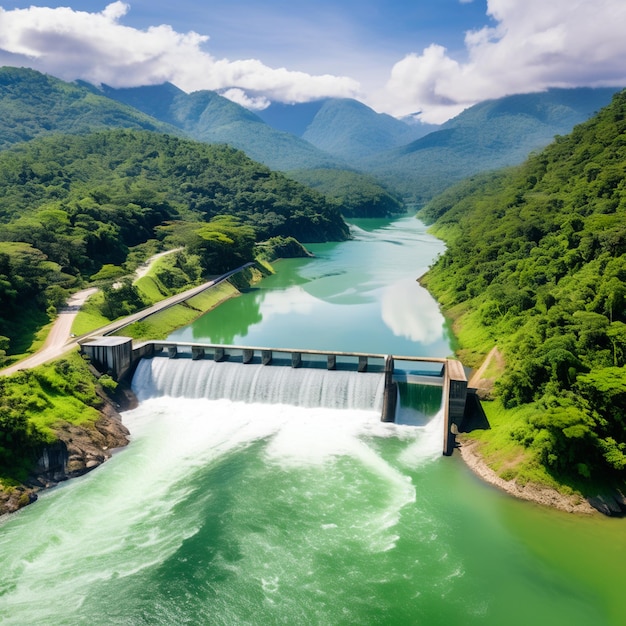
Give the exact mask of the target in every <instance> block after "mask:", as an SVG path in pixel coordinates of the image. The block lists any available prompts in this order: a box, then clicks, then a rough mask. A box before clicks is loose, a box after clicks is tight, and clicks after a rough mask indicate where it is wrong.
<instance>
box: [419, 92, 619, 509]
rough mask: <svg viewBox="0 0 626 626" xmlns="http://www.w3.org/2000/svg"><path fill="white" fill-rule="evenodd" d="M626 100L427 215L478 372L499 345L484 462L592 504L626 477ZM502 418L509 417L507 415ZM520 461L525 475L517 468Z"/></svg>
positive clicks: (444, 291) (440, 293)
mask: <svg viewBox="0 0 626 626" xmlns="http://www.w3.org/2000/svg"><path fill="white" fill-rule="evenodd" d="M625 137H626V95H625V94H623V93H622V94H618V95H616V96H615V97H614V99H613V102H612V104H611V105H610V106H609V107H607V108H606V109H604V110H602V111H601V112H600V113H599V114H598V115H597V116H596V117H595V118H593V119H592V120H590V121H588V122H586V123H584V124H581V125H580V126H578V127H576V128H575V130H574V131H573V133H572V134H571V135H569V136H567V137H559V138H557V140H556V141H555V142H554V143H553V144H552V145H550V146H549V147H548V148H547V149H545V150H544V151H543V152H541V153H540V154H537V155H534V156H532V157H531V158H529V159H528V161H527V162H526V163H525V164H523V165H522V166H520V167H517V168H514V169H511V170H507V171H503V172H500V173H496V174H489V175H482V176H477V177H474V178H472V179H470V180H468V181H465V182H463V183H461V184H460V185H458V186H456V187H454V188H452V189H450V190H448V191H447V192H445V193H444V194H443V195H441V196H440V197H438V198H437V199H435V200H433V201H432V202H431V203H430V204H429V205H427V206H426V207H425V208H424V209H423V210H422V212H421V216H422V217H423V218H424V219H427V220H429V221H431V222H433V221H434V226H433V231H434V232H435V234H437V235H438V236H440V237H441V238H443V239H444V240H445V241H446V243H447V250H446V252H445V254H444V255H442V256H441V257H440V258H439V260H438V261H437V263H436V264H435V265H434V267H433V268H432V269H431V271H430V272H429V273H428V275H427V276H426V278H425V280H424V283H425V285H426V286H427V287H428V288H429V290H430V291H431V292H432V293H433V294H434V295H435V297H437V298H438V300H439V301H440V302H441V304H442V305H443V307H444V308H445V310H446V311H447V313H448V315H449V316H450V317H451V318H452V319H453V320H454V328H455V332H456V334H457V336H458V337H459V338H460V342H461V346H460V355H461V358H462V360H463V361H464V362H465V363H466V364H469V365H477V364H478V361H479V360H480V359H481V357H482V356H484V354H485V352H486V351H488V350H489V348H491V347H492V346H494V345H497V346H498V350H499V352H500V353H501V354H502V355H503V358H504V361H505V363H506V368H505V370H504V372H503V373H502V375H501V376H499V378H498V380H497V382H496V385H495V389H494V391H493V395H494V396H495V398H496V400H495V401H496V403H497V404H498V405H499V406H501V407H502V408H504V409H507V412H506V419H500V420H498V422H499V425H498V427H497V428H496V429H494V432H493V433H492V434H489V435H487V436H483V437H482V439H483V448H482V450H483V452H484V454H485V455H486V456H487V458H488V459H490V461H491V463H492V464H493V465H495V466H496V469H499V471H500V473H501V476H502V477H504V478H506V479H508V480H510V479H513V478H518V480H520V481H525V480H532V479H533V477H534V476H536V475H537V472H538V470H541V471H542V472H544V473H545V472H547V475H548V476H549V477H550V478H551V480H553V481H554V483H555V484H557V483H560V484H562V485H568V486H569V487H570V488H572V489H575V490H580V491H582V493H584V494H589V493H592V492H594V491H596V490H598V489H599V488H602V487H604V488H607V487H612V488H613V489H614V490H615V491H614V493H615V494H616V499H617V502H613V501H612V499H611V498H609V508H612V509H614V510H617V511H618V510H619V509H620V508H623V507H624V498H623V496H622V495H621V493H622V492H623V486H624V479H625V477H626V426H625V422H624V416H625V415H626V369H625V366H626V141H625V140H624V138H625ZM499 411H501V409H499V410H498V411H496V412H499ZM515 455H517V460H516V462H515V463H510V460H511V457H515Z"/></svg>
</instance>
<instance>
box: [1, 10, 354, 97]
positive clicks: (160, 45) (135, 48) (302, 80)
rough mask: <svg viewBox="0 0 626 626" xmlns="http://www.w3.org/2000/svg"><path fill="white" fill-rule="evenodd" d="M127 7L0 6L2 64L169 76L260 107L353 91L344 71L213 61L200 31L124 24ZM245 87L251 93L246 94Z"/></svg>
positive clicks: (134, 79)
mask: <svg viewBox="0 0 626 626" xmlns="http://www.w3.org/2000/svg"><path fill="white" fill-rule="evenodd" d="M129 9H130V7H129V5H128V4H126V3H124V2H119V1H118V2H113V3H111V4H109V5H108V6H106V7H105V9H104V10H103V11H101V12H100V13H89V12H85V11H75V10H73V9H70V8H57V9H51V8H45V7H33V6H31V7H30V8H28V9H15V10H10V11H6V10H4V9H2V8H0V62H2V63H4V64H7V65H26V66H29V67H32V68H34V69H37V70H40V71H43V72H47V73H49V74H52V75H54V76H57V77H59V78H63V79H65V80H75V79H77V78H80V79H83V80H86V81H89V82H91V83H94V84H100V83H106V84H108V85H111V86H113V87H130V86H137V85H148V84H158V83H162V82H165V81H170V82H172V83H174V84H176V85H177V86H178V87H180V88H181V89H184V90H186V91H195V90H198V89H212V90H227V93H229V94H230V95H231V96H232V97H233V98H234V99H235V100H239V101H241V100H242V99H244V101H247V102H248V103H249V104H256V105H257V106H258V105H260V103H261V102H262V98H263V97H265V98H270V99H277V100H282V101H290V102H301V101H307V100H311V99H315V98H320V97H324V96H337V97H350V96H354V95H355V94H356V93H357V92H358V89H359V85H358V83H357V82H356V81H355V80H353V79H351V78H347V77H340V76H332V75H321V76H313V75H310V74H307V73H304V72H293V71H288V70H286V69H284V68H279V69H274V68H271V67H268V66H266V65H264V64H263V63H262V62H261V61H259V60H256V59H247V60H236V61H229V60H227V59H215V58H214V57H213V56H211V55H210V54H209V53H207V52H206V51H204V50H203V45H205V44H206V43H207V41H208V40H209V38H208V37H207V36H205V35H199V34H198V33H195V32H193V31H190V32H188V33H178V32H176V31H174V30H173V29H172V27H171V26H168V25H160V26H154V27H150V28H148V29H147V30H138V29H135V28H131V27H128V26H124V25H123V24H122V23H121V22H120V20H121V19H122V18H123V17H124V16H125V15H126V14H127V12H128V11H129ZM228 90H232V91H228ZM242 90H245V91H249V92H254V94H255V95H254V96H253V97H250V96H248V97H247V98H248V100H245V98H244V95H245V94H244V92H243V91H242Z"/></svg>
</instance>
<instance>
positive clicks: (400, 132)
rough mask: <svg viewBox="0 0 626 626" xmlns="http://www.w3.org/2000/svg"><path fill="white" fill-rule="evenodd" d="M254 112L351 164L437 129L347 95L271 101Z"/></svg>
mask: <svg viewBox="0 0 626 626" xmlns="http://www.w3.org/2000/svg"><path fill="white" fill-rule="evenodd" d="M258 115H259V117H261V119H263V120H265V122H267V123H268V124H270V125H271V126H273V127H274V128H276V129H279V130H284V131H287V132H290V133H293V134H296V135H298V136H299V137H302V138H303V139H306V140H307V141H308V142H309V143H311V144H313V145H314V146H316V147H317V148H319V149H320V150H323V151H324V152H328V153H329V154H332V155H334V156H335V157H337V158H340V159H343V160H345V161H348V162H349V163H351V164H353V165H355V166H358V163H359V162H360V161H361V159H364V158H367V157H370V156H372V155H375V154H378V153H379V152H383V151H385V150H389V149H391V148H394V147H396V146H401V145H403V144H407V143H409V142H411V141H413V140H415V139H417V138H419V137H421V136H423V135H425V134H426V133H428V132H431V131H432V130H435V129H436V128H437V127H436V126H428V125H420V124H409V123H407V122H405V121H402V120H398V119H396V118H395V117H391V116H390V115H386V114H384V113H377V112H376V111H374V110H373V109H371V108H370V107H368V106H366V105H365V104H363V103H362V102H358V101H357V100H352V99H350V98H326V99H324V100H316V101H315V102H307V103H303V104H280V103H273V104H271V105H270V106H269V107H268V108H267V109H265V110H264V111H260V112H259V113H258Z"/></svg>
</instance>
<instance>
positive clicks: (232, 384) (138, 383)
mask: <svg viewBox="0 0 626 626" xmlns="http://www.w3.org/2000/svg"><path fill="white" fill-rule="evenodd" d="M132 385H133V390H134V392H135V394H136V395H137V397H138V398H139V400H140V401H143V400H146V399H149V398H155V397H162V396H169V397H174V398H206V399H210V400H218V399H222V398H228V399H230V400H232V401H235V402H249V403H252V402H254V403H263V404H287V405H293V406H301V407H322V408H336V409H357V410H359V409H364V410H375V411H378V412H380V410H381V408H382V402H383V393H384V375H383V374H382V373H374V372H349V371H342V370H330V371H329V370H325V369H314V368H291V367H285V366H266V365H260V364H252V363H250V364H245V365H244V364H241V363H229V362H224V363H218V362H215V361H209V360H199V361H194V360H192V359H166V358H153V359H142V360H141V361H140V362H139V364H138V366H137V370H136V371H135V375H134V377H133V383H132Z"/></svg>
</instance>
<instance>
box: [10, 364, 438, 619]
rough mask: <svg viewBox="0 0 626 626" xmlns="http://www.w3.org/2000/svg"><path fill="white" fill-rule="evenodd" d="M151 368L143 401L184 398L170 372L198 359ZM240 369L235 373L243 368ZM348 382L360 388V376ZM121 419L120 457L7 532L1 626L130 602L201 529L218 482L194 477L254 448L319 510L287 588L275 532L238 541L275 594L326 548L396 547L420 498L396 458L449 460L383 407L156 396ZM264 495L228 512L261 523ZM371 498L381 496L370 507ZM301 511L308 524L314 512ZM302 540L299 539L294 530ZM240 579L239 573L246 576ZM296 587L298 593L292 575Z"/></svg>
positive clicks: (141, 381) (253, 573)
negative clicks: (408, 511) (387, 417)
mask: <svg viewBox="0 0 626 626" xmlns="http://www.w3.org/2000/svg"><path fill="white" fill-rule="evenodd" d="M146 363H147V365H148V366H150V367H149V368H148V369H147V371H143V372H142V371H138V373H137V375H136V377H135V380H134V386H135V389H136V391H137V393H138V395H139V397H143V398H146V397H147V396H150V395H153V394H155V393H164V391H163V389H162V387H157V388H156V389H157V391H155V385H157V384H158V385H165V383H166V382H168V383H169V384H170V387H168V388H173V389H178V390H179V392H180V385H181V384H182V383H181V380H184V377H183V378H182V379H181V378H180V377H179V376H178V375H177V374H176V372H175V371H174V370H176V369H177V368H180V369H182V370H183V371H185V372H187V371H188V369H187V368H188V363H192V362H191V361H185V360H182V359H181V360H177V361H172V362H170V365H174V364H175V367H169V368H165V370H167V371H161V372H159V373H158V375H156V376H153V375H152V370H153V366H152V364H153V363H154V364H158V363H165V364H167V363H168V361H167V360H166V359H155V360H154V361H153V362H150V361H148V362H146ZM219 365H223V364H219ZM180 366H183V367H182V368H181V367H180ZM235 367H236V368H238V371H239V372H241V370H242V369H243V368H247V367H249V366H247V365H246V366H242V365H240V364H236V365H235ZM252 367H254V366H252ZM144 369H145V368H144ZM265 369H266V370H267V369H270V368H265ZM271 369H272V370H277V369H280V370H286V371H290V369H289V368H282V367H280V368H279V367H272V368H271ZM322 373H324V372H322ZM351 376H352V378H355V379H357V380H365V377H364V375H363V374H355V373H353V374H352V375H351ZM192 383H193V385H196V384H197V380H196V381H193V380H192ZM142 385H145V387H142ZM192 389H195V387H193V386H192ZM123 419H124V423H125V424H126V425H127V426H128V428H129V429H130V431H131V434H132V440H131V443H130V445H129V447H128V448H127V449H126V450H124V451H122V452H120V453H118V454H116V455H115V456H114V457H113V458H112V459H111V460H110V461H108V462H107V463H106V464H105V466H103V467H102V468H100V469H98V470H96V471H94V472H92V473H90V474H88V475H86V476H84V477H82V478H80V479H75V480H73V481H70V482H69V483H67V484H65V485H63V486H62V487H61V488H58V489H55V490H52V491H51V492H48V493H45V494H44V495H43V496H42V497H41V499H40V502H38V503H36V504H35V505H34V506H32V507H28V508H27V509H25V510H24V511H22V512H21V513H20V514H19V515H17V516H15V517H14V518H12V519H10V520H8V521H7V523H6V524H4V525H3V527H2V533H0V563H1V570H0V571H1V573H0V614H1V615H2V620H0V621H2V623H7V624H25V623H29V624H30V623H32V624H36V623H45V622H46V621H47V620H48V619H49V617H50V616H51V615H52V616H54V615H56V616H63V619H61V620H60V621H57V623H59V624H61V623H68V624H78V623H89V620H90V619H91V618H92V617H93V614H94V610H95V609H100V610H106V609H105V604H106V603H107V602H111V601H112V600H111V597H110V596H109V598H108V600H107V594H112V593H122V594H124V593H125V590H128V593H129V594H130V589H131V588H134V587H135V586H136V587H137V589H141V588H142V586H143V585H145V584H146V583H145V582H144V581H145V580H148V579H149V578H148V577H149V576H150V575H151V574H150V572H153V571H155V570H156V569H158V568H159V567H160V566H161V565H162V564H164V563H166V562H168V560H169V559H172V558H175V555H176V554H177V552H178V551H180V550H181V547H182V546H183V545H184V544H185V542H187V541H188V540H191V539H192V538H193V537H194V536H196V535H197V534H198V533H199V532H201V529H202V527H203V524H204V521H205V520H204V516H205V515H206V511H207V510H210V509H211V507H212V506H213V505H212V500H213V498H214V493H213V487H212V486H211V483H208V484H207V485H205V486H203V487H202V488H200V489H199V488H198V479H197V476H199V475H200V474H202V473H203V472H206V471H207V470H210V468H211V467H214V466H215V467H216V466H217V464H219V463H220V462H221V459H225V458H227V457H231V456H232V458H233V459H235V458H241V459H243V458H247V456H246V455H248V452H247V449H248V448H249V447H250V446H251V445H252V444H254V443H255V442H258V443H260V444H261V446H262V447H261V448H256V452H254V453H253V455H256V457H258V455H259V454H261V460H262V461H263V463H264V465H265V470H264V476H265V480H272V481H274V482H275V486H274V488H275V489H276V488H279V489H280V485H281V481H282V480H283V479H282V478H281V476H289V477H291V479H292V480H294V481H295V482H294V483H292V484H293V485H295V486H296V487H292V488H296V491H294V492H293V494H294V496H293V497H294V498H295V499H296V501H297V502H305V503H306V502H309V501H310V502H311V503H314V504H312V506H314V507H315V508H314V509H313V510H312V511H311V513H310V514H311V515H313V516H314V517H313V518H312V519H316V520H317V523H316V525H317V528H318V531H319V533H318V534H316V535H315V536H309V534H308V532H309V531H307V532H306V533H304V535H303V537H304V536H306V547H305V546H304V545H302V547H301V551H300V555H298V553H294V554H291V555H287V556H284V557H283V561H281V562H280V563H278V562H277V563H275V564H274V565H273V567H275V568H276V569H277V571H279V572H280V573H281V576H280V581H281V582H280V583H279V579H278V578H276V575H277V574H273V575H272V574H271V572H267V573H268V574H269V575H267V576H266V575H264V573H265V572H266V567H267V561H265V560H263V558H267V559H270V558H272V555H275V554H277V553H281V554H282V553H283V552H284V550H282V549H280V545H279V544H275V537H274V536H273V534H272V532H271V530H270V531H266V532H269V534H267V535H266V534H263V533H261V534H259V533H258V532H254V533H249V534H246V533H245V532H243V534H242V535H241V536H239V543H240V546H241V551H242V555H243V557H244V563H242V564H241V565H240V566H237V567H238V568H239V567H241V568H244V569H246V568H247V571H248V573H247V574H246V575H247V576H249V577H252V579H254V578H255V577H256V578H258V579H259V580H261V581H262V587H263V591H264V593H265V594H266V596H268V597H269V596H273V595H274V594H275V593H277V591H276V590H278V588H280V587H281V585H286V583H287V580H288V577H289V576H291V574H290V572H292V571H293V572H296V571H300V570H301V568H302V566H303V563H308V562H311V563H314V562H315V560H316V554H318V552H319V551H320V550H322V551H323V552H327V553H332V552H334V551H341V550H343V549H344V547H343V546H345V545H346V543H348V544H351V545H353V544H354V543H355V542H356V543H359V544H360V545H362V549H363V550H364V551H365V553H380V552H385V551H388V550H391V549H392V548H394V546H395V545H396V541H397V539H398V531H397V530H396V528H395V527H396V526H397V524H398V522H399V520H400V518H401V515H402V510H403V509H404V507H406V506H407V505H408V504H411V503H414V502H415V501H416V490H415V486H414V484H413V482H412V480H411V477H410V476H408V475H406V474H405V473H404V472H403V471H402V469H401V466H403V465H405V466H406V461H407V460H406V459H404V458H403V459H402V461H401V462H400V463H399V465H400V469H398V461H399V460H400V459H399V457H400V456H406V455H409V456H414V453H415V456H416V457H425V456H428V455H431V456H433V457H434V456H435V450H436V451H437V456H440V454H441V436H439V437H438V438H437V443H436V445H435V444H434V440H432V439H431V438H430V437H426V438H425V437H423V434H424V431H425V430H426V428H415V427H410V426H400V425H396V424H385V423H382V422H380V413H379V411H377V410H372V409H371V408H370V410H364V409H332V408H323V407H317V408H306V407H298V406H290V405H286V404H258V403H243V402H233V401H232V400H228V399H219V400H208V399H205V398H193V399H190V398H185V397H177V398H173V397H168V396H161V397H152V398H149V399H146V400H143V401H142V402H141V403H140V405H139V407H138V408H137V409H135V410H134V411H130V412H127V413H125V414H124V415H123ZM437 421H438V420H436V419H435V420H434V422H435V423H436V422H437ZM429 427H430V424H429V425H428V426H427V428H429ZM439 433H440V429H439ZM390 438H396V439H399V440H400V441H402V445H400V446H399V447H398V450H397V452H396V453H394V456H393V458H386V457H385V456H384V455H382V454H381V451H380V446H379V443H380V441H381V439H390ZM425 448H429V452H428V453H427V452H426V451H425ZM417 449H421V450H422V451H423V453H420V454H418V453H417V452H416V450H417ZM403 451H404V453H406V454H404V453H403ZM409 451H413V452H409ZM309 490H310V493H309ZM289 493H290V492H289ZM260 495H261V493H259V491H258V487H254V486H252V485H250V486H249V487H248V488H247V490H246V492H245V493H244V492H241V493H239V492H234V493H233V495H232V498H233V506H235V507H238V512H237V513H236V514H234V515H235V516H236V517H238V518H241V517H243V519H247V517H248V516H249V515H254V514H255V507H261V508H260V509H259V510H258V511H257V512H256V514H261V516H262V515H264V513H263V511H264V509H263V507H264V506H265V505H266V503H265V502H264V501H261V502H259V501H258V500H259V496H260ZM370 496H372V497H374V496H375V498H374V499H373V500H372V501H369V500H368V498H370ZM239 498H241V502H240V503H239V504H237V501H238V499H239ZM364 498H365V499H364ZM304 506H305V507H306V504H305V505H304ZM301 515H302V516H303V520H304V522H306V523H309V522H307V519H308V517H307V513H306V511H303V512H302V513H301ZM301 522H302V521H301ZM270 528H271V527H270ZM294 532H296V534H295V535H294V536H295V537H296V540H297V541H300V540H301V539H302V537H301V536H300V535H298V534H297V532H299V531H294ZM303 532H304V531H303ZM263 555H265V556H263ZM261 556H263V558H260V557H261ZM216 562H219V559H218V561H216ZM237 571H238V575H242V571H243V570H242V571H240V570H239V569H238V570H237ZM294 575H295V574H294ZM245 580H247V579H245V576H244V582H245ZM268 581H269V582H268ZM242 584H243V583H242ZM291 584H292V586H293V588H297V580H295V579H294V580H293V581H292V583H291ZM237 590H238V592H239V591H240V590H239V588H238V587H237ZM35 597H36V598H37V601H36V602H33V598H35ZM129 597H131V596H129ZM282 601H283V602H284V601H285V600H284V599H283V600H282ZM53 621H54V619H53Z"/></svg>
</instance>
